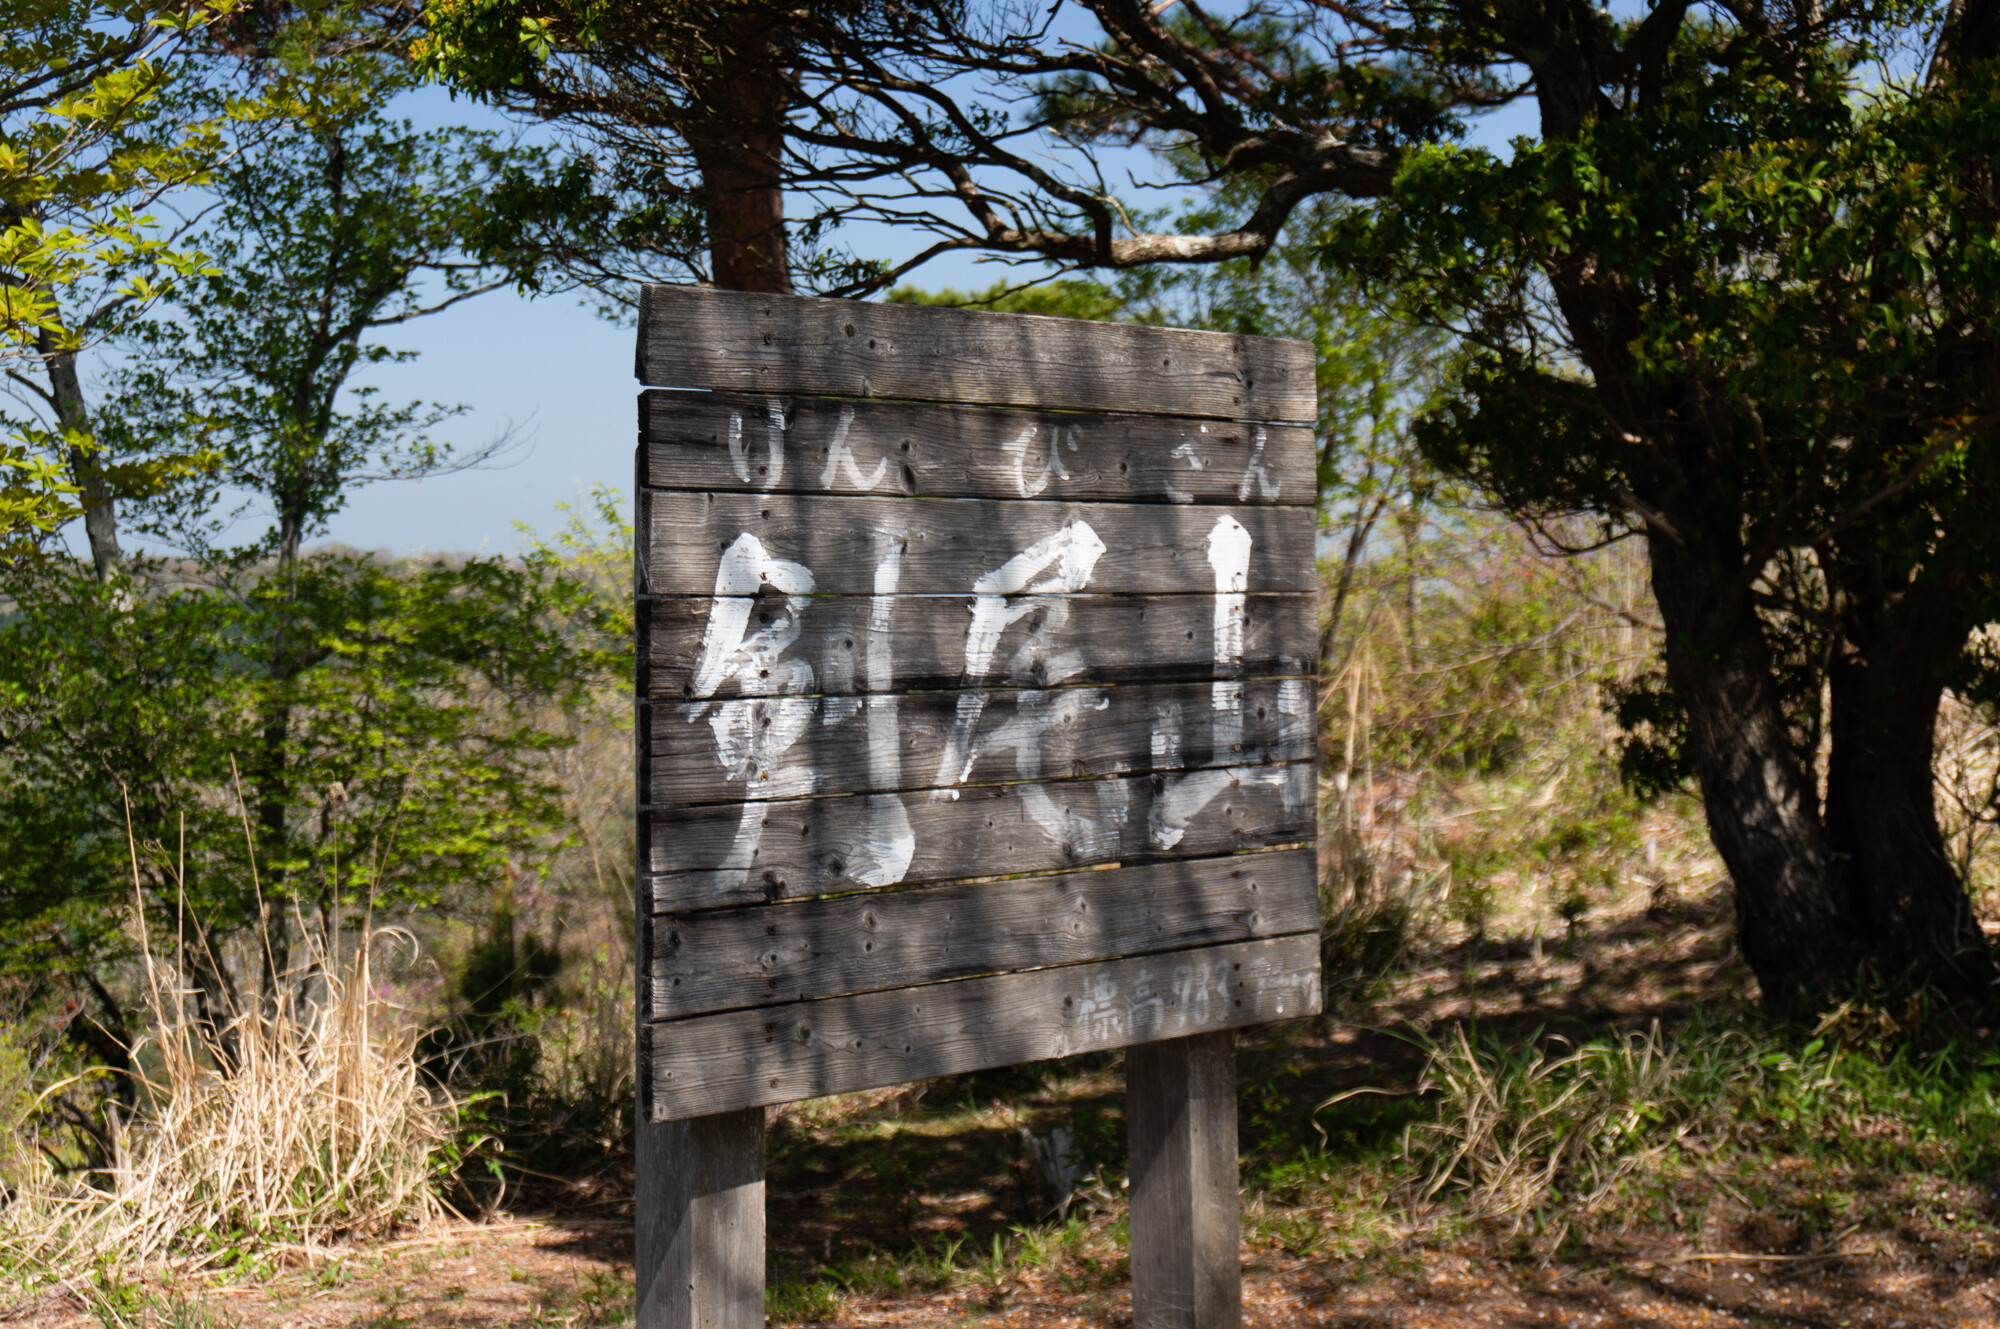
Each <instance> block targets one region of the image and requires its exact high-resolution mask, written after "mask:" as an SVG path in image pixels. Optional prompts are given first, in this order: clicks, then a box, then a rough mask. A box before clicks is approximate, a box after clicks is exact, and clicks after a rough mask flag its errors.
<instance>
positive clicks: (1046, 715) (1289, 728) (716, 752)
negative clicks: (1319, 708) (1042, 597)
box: [643, 678, 1315, 805]
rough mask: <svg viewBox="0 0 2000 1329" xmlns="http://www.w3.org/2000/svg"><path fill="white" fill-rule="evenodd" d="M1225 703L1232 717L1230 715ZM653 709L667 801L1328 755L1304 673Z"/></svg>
mask: <svg viewBox="0 0 2000 1329" xmlns="http://www.w3.org/2000/svg"><path fill="white" fill-rule="evenodd" d="M1239 692H1240V697H1241V704H1240V706H1239V705H1237V704H1236V702H1235V698H1236V696H1237V695H1238V694H1239ZM1219 698H1221V699H1227V700H1228V702H1229V708H1228V709H1220V710H1219V709H1217V702H1218V699H1219ZM643 710H644V723H645V732H646V734H647V742H648V754H647V770H648V773H649V778H650V780H651V797H650V798H649V799H648V802H649V803H651V804H654V805H660V804H689V803H731V802H739V801H744V800H749V801H753V802H760V801H763V800H766V799H775V798H796V797H800V796H802V795H805V794H814V793H819V794H862V793H896V792H915V793H917V794H918V795H919V796H921V797H928V798H951V797H953V793H952V790H954V789H957V788H960V787H962V786H967V785H981V784H994V783H1012V782H1019V781H1041V780H1051V779H1077V778H1081V777H1085V776H1093V775H1122V774H1126V773H1129V772H1134V771H1144V770H1153V771H1172V772H1180V771H1191V770H1204V769H1209V768H1213V767H1238V766H1265V765H1270V764H1273V763H1280V762H1292V761H1302V760H1305V759H1307V758H1309V757H1311V756H1312V755H1313V753H1314V751H1315V749H1314V741H1313V738H1314V725H1313V702H1312V687H1311V683H1310V680H1307V679H1302V678H1288V679H1249V680H1246V681H1244V682H1242V683H1240V684H1225V683H1215V684H1207V683H1157V684H1152V683H1133V684H1123V685H1119V686H1116V687H1105V688H1089V687H1085V688H1050V689H1045V690H1036V689H1022V690H1019V691H1006V690H995V691H991V692H973V691H966V692H912V693H905V694H903V695H901V696H892V697H868V698H861V699H857V698H851V697H850V698H827V699H821V698H818V697H810V696H801V697H756V698H744V699H741V700H738V701H726V702H674V703H660V704H656V705H648V706H646V707H644V708H643ZM968 714H970V715H971V716H972V717H973V718H972V719H971V721H970V722H969V723H968V722H967V720H966V718H965V717H966V716H967V715H968ZM962 735H969V740H968V741H964V742H961V741H960V739H961V736H962ZM781 745H782V746H781ZM906 801H907V800H906Z"/></svg>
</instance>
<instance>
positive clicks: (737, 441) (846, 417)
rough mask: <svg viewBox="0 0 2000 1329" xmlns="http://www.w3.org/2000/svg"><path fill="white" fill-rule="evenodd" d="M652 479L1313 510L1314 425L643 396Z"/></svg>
mask: <svg viewBox="0 0 2000 1329" xmlns="http://www.w3.org/2000/svg"><path fill="white" fill-rule="evenodd" d="M639 440H640V442H641V443H642V444H643V445H644V448H645V452H644V457H645V462H644V466H645V474H646V480H645V483H646V484H647V485H650V486H652V487H653V488H657V489H692V490H703V491H715V492H732V491H733V492H764V493H778V494H883V495H896V494H901V495H904V496H906V497H915V498H1008V499H1020V498H1034V499H1042V500H1060V501H1065V502H1075V501H1078V500H1098V501H1107V500H1108V501H1114V502H1126V503H1209V504H1231V503H1247V504H1273V503H1285V504H1292V505H1294V506H1307V505H1310V504H1312V503H1313V502H1314V501H1315V498H1316V492H1315V474H1314V471H1315V467H1316V464H1317V463H1316V461H1315V458H1314V455H1313V435H1312V430H1311V429H1310V428H1308V427H1307V426H1305V425H1288V424H1271V425H1262V424H1254V423H1245V422H1230V421H1216V420H1192V419H1181V418H1176V417H1172V416H1147V415H1101V414H1090V415H1078V414H1061V413H1057V412H1051V411H1021V410H993V409H986V408H981V407H976V406H945V405H930V404H921V405H919V404H913V403H909V402H887V401H859V402H856V401H843V400H840V399H838V398H830V397H803V396H800V397H753V396H746V395H744V394H742V393H735V392H667V391H661V390H657V389H656V390H653V391H649V392H645V393H642V394H641V395H640V397H639Z"/></svg>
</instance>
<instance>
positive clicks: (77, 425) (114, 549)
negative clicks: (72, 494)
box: [37, 330, 125, 582]
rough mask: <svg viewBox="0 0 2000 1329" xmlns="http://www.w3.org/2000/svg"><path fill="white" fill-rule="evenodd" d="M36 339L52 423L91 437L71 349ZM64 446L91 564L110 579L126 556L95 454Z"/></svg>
mask: <svg viewBox="0 0 2000 1329" xmlns="http://www.w3.org/2000/svg"><path fill="white" fill-rule="evenodd" d="M38 343H39V344H38V346H37V349H38V350H39V351H40V353H41V356H42V362H43V363H44V364H45V365H46V366H47V367H48V374H49V400H50V401H51V402H53V403H54V404H55V410H56V423H57V424H58V425H60V426H61V428H62V431H63V434H64V436H65V438H66V439H77V438H84V439H88V438H91V437H92V434H91V428H90V409H89V407H88V406H87V405H86V404H85V403H84V399H83V381H82V379H80V378H79V377H78V376H77V372H76V352H75V351H73V350H62V349H59V348H58V343H57V341H56V338H55V334H54V333H51V332H48V331H46V330H44V331H43V332H42V333H41V334H40V336H39V338H38ZM65 446H66V450H67V451H68V454H69V457H68V460H69V469H70V476H71V478H72V479H74V480H75V481H76V487H77V488H78V489H79V490H81V491H82V492H81V494H80V496H79V497H80V499H81V501H82V503H83V533H84V537H85V538H86V539H87V540H89V541H90V561H91V565H92V566H93V567H95V568H96V570H97V579H98V580H99V581H101V582H102V581H110V580H111V579H112V578H113V577H114V576H116V575H117V574H118V569H119V567H120V566H121V565H122V564H123V563H124V560H125V555H124V553H123V551H121V550H120V549H119V548H118V517H117V513H116V512H115V511H114V509H113V508H112V505H111V504H112V499H111V490H110V487H109V486H108V485H107V484H106V483H105V480H104V470H103V468H102V467H101V466H100V465H99V464H98V461H97V456H96V454H95V453H93V452H91V451H90V450H89V449H88V448H86V447H83V446H80V445H78V444H76V443H74V442H66V444H65Z"/></svg>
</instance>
